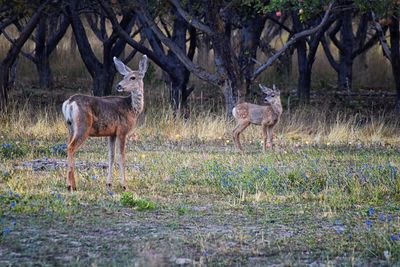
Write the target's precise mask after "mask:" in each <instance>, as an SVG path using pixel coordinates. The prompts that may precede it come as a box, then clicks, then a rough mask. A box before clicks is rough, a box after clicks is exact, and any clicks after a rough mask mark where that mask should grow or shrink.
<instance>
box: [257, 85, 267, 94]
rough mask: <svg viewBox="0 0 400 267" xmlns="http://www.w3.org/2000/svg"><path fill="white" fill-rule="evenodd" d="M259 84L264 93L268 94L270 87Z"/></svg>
mask: <svg viewBox="0 0 400 267" xmlns="http://www.w3.org/2000/svg"><path fill="white" fill-rule="evenodd" d="M258 86H259V87H260V89H261V91H263V92H264V94H268V88H267V87H265V86H263V85H262V84H261V83H259V84H258Z"/></svg>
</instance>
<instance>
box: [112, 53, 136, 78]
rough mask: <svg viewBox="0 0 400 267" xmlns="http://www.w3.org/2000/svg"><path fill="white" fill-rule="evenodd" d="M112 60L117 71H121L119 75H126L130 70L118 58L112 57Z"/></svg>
mask: <svg viewBox="0 0 400 267" xmlns="http://www.w3.org/2000/svg"><path fill="white" fill-rule="evenodd" d="M113 60H114V64H115V68H116V69H117V70H118V72H119V73H121V75H123V76H126V75H128V74H129V73H131V72H132V70H131V69H130V68H129V67H128V66H127V65H125V64H124V63H123V62H122V61H121V60H119V59H118V58H116V57H114V58H113Z"/></svg>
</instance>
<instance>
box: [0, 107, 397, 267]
mask: <svg viewBox="0 0 400 267" xmlns="http://www.w3.org/2000/svg"><path fill="white" fill-rule="evenodd" d="M17 110H18V111H17ZM51 114H55V115H51ZM311 114H316V113H315V111H312V110H311V111H310V110H309V111H297V112H293V113H292V114H287V113H285V114H284V117H283V118H282V121H281V124H280V126H279V128H278V129H277V131H276V142H275V147H274V148H273V149H272V150H270V151H268V152H266V153H262V151H261V143H260V137H261V133H260V132H259V128H257V127H250V129H248V130H247V131H245V133H244V136H243V143H244V147H245V152H244V153H238V152H236V151H234V149H233V144H232V141H231V137H230V131H231V129H232V128H233V126H234V124H233V122H230V121H227V120H226V119H224V118H223V117H222V116H219V115H213V114H210V113H201V114H192V118H191V120H188V121H185V120H181V119H176V120H174V119H173V116H172V114H171V113H170V112H168V111H164V112H156V111H151V110H147V111H146V115H145V116H143V117H142V118H141V122H140V126H139V128H138V131H137V134H138V140H136V141H133V140H130V141H129V142H128V145H127V165H128V166H127V177H128V188H129V190H128V192H123V191H122V189H121V187H120V186H119V184H118V172H117V171H116V172H115V173H114V183H113V185H114V187H113V189H112V191H107V190H106V186H105V177H106V173H107V169H106V166H107V163H106V162H107V151H106V139H102V138H92V139H89V140H88V141H87V142H86V143H85V144H84V145H83V146H82V148H81V149H80V150H79V152H78V153H77V157H76V159H77V173H78V175H77V177H78V189H79V190H78V191H76V192H73V193H69V192H67V190H66V184H65V176H66V167H65V163H66V162H65V158H66V154H65V153H66V152H65V147H66V145H65V140H66V129H65V126H64V123H63V121H62V119H61V118H60V116H59V114H58V113H56V112H54V111H53V110H52V109H51V108H49V109H47V110H43V111H41V112H37V111H36V112H35V116H31V112H30V109H28V108H26V109H25V108H20V106H19V108H18V109H17V108H15V109H14V110H12V111H11V115H10V116H7V117H5V116H4V117H2V118H1V127H0V131H1V132H0V158H1V160H0V227H1V228H0V233H1V236H0V265H1V266H8V265H36V264H38V265H73V266H88V265H93V266H110V265H117V266H121V265H135V266H136V265H137V266H163V265H180V264H188V265H251V266H264V265H266V264H276V265H306V264H313V265H320V264H323V265H325V264H326V265H339V264H340V265H342V264H343V265H366V264H367V265H392V264H396V263H398V262H399V261H400V217H399V214H400V211H399V198H400V180H399V168H400V156H399V155H400V154H399V150H400V137H399V136H398V129H399V127H398V124H397V123H396V122H394V121H393V120H390V119H389V118H387V117H385V116H383V115H382V116H380V117H379V116H378V117H370V118H359V117H357V116H350V115H346V116H345V115H340V114H338V115H337V116H327V114H325V113H323V112H322V113H321V112H319V114H318V115H317V116H311Z"/></svg>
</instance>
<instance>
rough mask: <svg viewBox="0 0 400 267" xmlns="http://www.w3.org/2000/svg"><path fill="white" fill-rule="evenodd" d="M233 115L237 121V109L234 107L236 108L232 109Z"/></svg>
mask: <svg viewBox="0 0 400 267" xmlns="http://www.w3.org/2000/svg"><path fill="white" fill-rule="evenodd" d="M232 115H233V117H234V118H235V119H236V107H234V108H233V109H232Z"/></svg>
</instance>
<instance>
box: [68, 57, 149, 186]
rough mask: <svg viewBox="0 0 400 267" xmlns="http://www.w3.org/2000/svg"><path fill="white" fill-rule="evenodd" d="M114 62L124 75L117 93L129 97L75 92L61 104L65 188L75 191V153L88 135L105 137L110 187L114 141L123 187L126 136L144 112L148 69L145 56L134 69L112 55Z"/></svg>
mask: <svg viewBox="0 0 400 267" xmlns="http://www.w3.org/2000/svg"><path fill="white" fill-rule="evenodd" d="M114 64H115V67H116V68H117V70H118V72H119V73H121V74H122V75H123V76H124V78H123V79H122V80H121V81H120V82H119V83H118V85H117V87H116V89H117V91H118V92H130V96H106V97H95V96H87V95H74V96H71V97H70V98H69V99H68V100H66V101H65V102H64V103H63V105H62V112H63V114H64V117H65V120H66V122H67V126H68V132H69V135H68V136H69V137H68V151H67V152H68V174H67V186H68V190H70V191H71V190H76V183H75V177H74V168H75V162H74V154H75V152H76V150H77V149H78V148H79V146H80V145H81V144H82V143H83V142H84V141H85V140H86V139H87V138H88V137H89V136H108V176H107V183H106V184H107V187H111V177H112V168H113V163H114V154H115V143H116V141H117V145H118V150H119V157H118V164H119V172H120V177H121V185H122V187H123V188H124V189H125V190H126V180H125V142H126V136H127V135H128V134H129V133H130V132H131V131H132V130H133V128H134V127H135V125H136V121H137V118H138V116H139V114H140V113H141V112H142V111H143V105H144V102H143V78H144V75H145V73H146V70H147V66H148V65H147V56H146V55H144V56H143V58H142V59H141V61H140V63H139V70H136V71H133V70H131V69H130V68H129V67H128V66H126V65H125V64H124V63H122V61H120V60H119V59H117V58H116V57H114Z"/></svg>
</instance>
